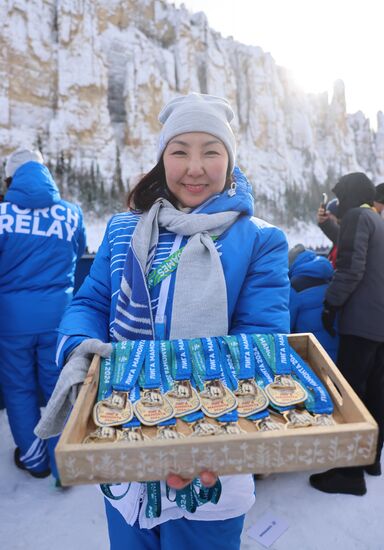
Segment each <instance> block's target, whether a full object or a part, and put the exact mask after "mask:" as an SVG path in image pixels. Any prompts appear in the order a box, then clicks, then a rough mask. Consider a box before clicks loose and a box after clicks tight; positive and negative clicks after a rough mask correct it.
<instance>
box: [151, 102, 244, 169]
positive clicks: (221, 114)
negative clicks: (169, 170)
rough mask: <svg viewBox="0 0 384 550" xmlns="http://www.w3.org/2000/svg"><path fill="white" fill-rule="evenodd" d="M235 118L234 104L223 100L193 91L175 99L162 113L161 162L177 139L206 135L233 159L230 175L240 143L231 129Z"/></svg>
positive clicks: (159, 156) (230, 164)
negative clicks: (220, 143)
mask: <svg viewBox="0 0 384 550" xmlns="http://www.w3.org/2000/svg"><path fill="white" fill-rule="evenodd" d="M233 118H234V112H233V110H232V108H231V106H230V104H229V103H228V101H227V100H226V99H223V98H222V97H216V96H213V95H207V94H198V93H195V92H193V93H191V94H188V95H185V96H180V97H176V98H175V99H172V100H171V101H170V102H169V103H167V105H165V107H163V109H162V110H161V112H160V114H159V121H160V122H161V124H163V128H162V130H161V132H160V138H159V145H158V149H157V160H158V161H159V160H160V158H161V155H162V154H163V152H164V149H165V148H166V146H167V144H168V142H169V141H170V140H171V139H172V138H174V137H175V136H178V135H180V134H186V133H188V132H206V133H207V134H212V135H213V136H215V137H217V138H218V139H220V140H221V141H222V142H223V143H224V145H225V148H226V149H227V152H228V157H229V172H232V171H233V168H234V165H235V158H236V140H235V136H234V134H233V131H232V128H231V126H230V122H231V121H232V120H233Z"/></svg>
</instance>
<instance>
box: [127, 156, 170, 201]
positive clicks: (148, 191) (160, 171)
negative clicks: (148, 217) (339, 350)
mask: <svg viewBox="0 0 384 550" xmlns="http://www.w3.org/2000/svg"><path fill="white" fill-rule="evenodd" d="M161 197H162V198H164V199H167V200H169V202H171V203H172V204H173V205H174V206H176V204H177V200H176V197H175V196H174V195H173V194H172V193H171V192H170V191H169V189H168V187H167V183H166V180H165V168H164V162H163V157H161V159H160V160H159V162H158V163H157V164H156V166H154V167H153V168H152V170H150V172H148V174H145V176H143V177H142V178H141V180H140V181H139V183H138V184H137V185H135V187H134V188H133V189H132V191H130V193H129V195H128V199H127V204H128V208H130V209H131V210H138V211H140V212H146V211H147V210H149V209H150V208H151V206H152V205H153V203H154V202H155V201H156V200H157V199H159V198H161Z"/></svg>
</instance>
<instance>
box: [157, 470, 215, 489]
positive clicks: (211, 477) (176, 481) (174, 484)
mask: <svg viewBox="0 0 384 550" xmlns="http://www.w3.org/2000/svg"><path fill="white" fill-rule="evenodd" d="M199 477H200V479H201V482H202V484H203V485H204V486H205V487H213V486H214V485H215V483H216V481H217V479H218V478H217V475H216V474H214V473H213V472H210V471H208V470H204V471H203V472H201V473H200V476H199ZM166 481H167V485H168V487H171V489H184V487H186V486H187V485H189V484H190V483H192V481H193V479H185V478H183V477H180V476H178V475H176V474H169V476H168V477H167V479H166Z"/></svg>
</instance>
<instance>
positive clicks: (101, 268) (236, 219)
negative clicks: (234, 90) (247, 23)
mask: <svg viewBox="0 0 384 550" xmlns="http://www.w3.org/2000/svg"><path fill="white" fill-rule="evenodd" d="M232 119H233V111H232V109H231V107H230V105H229V104H228V102H227V101H226V100H224V99H222V98H219V97H214V96H210V95H203V94H196V93H192V94H189V95H187V96H182V97H178V98H176V99H173V100H172V101H170V103H168V105H166V106H165V107H164V109H163V110H162V112H161V113H160V116H159V120H160V122H161V123H162V124H163V127H162V130H161V133H160V140H159V148H158V163H157V165H156V166H155V167H154V168H153V170H152V171H151V172H149V173H148V174H147V175H146V176H145V177H144V178H143V179H142V180H141V181H140V182H139V183H138V185H137V186H136V187H135V189H134V190H133V191H132V192H131V194H130V196H129V206H130V211H129V212H127V213H123V214H119V215H117V216H114V217H113V218H112V219H111V221H110V222H109V224H108V227H107V230H106V234H105V237H104V240H103V242H102V244H101V246H100V249H99V251H98V253H97V256H96V258H95V261H94V264H93V266H92V269H91V272H90V275H89V277H88V278H87V279H86V281H85V282H84V284H83V286H82V288H81V289H80V291H79V292H78V294H77V296H76V298H75V301H74V302H73V304H72V306H71V308H69V310H68V311H67V313H66V315H65V317H64V319H63V321H62V324H61V327H60V333H61V334H62V335H63V339H62V341H61V345H60V349H59V356H60V357H62V358H63V357H68V354H69V353H70V352H71V351H72V350H73V349H74V348H75V347H76V349H75V351H73V355H72V357H74V356H76V357H79V356H81V355H82V354H83V355H84V353H85V352H89V351H92V352H96V351H97V350H96V347H97V346H98V351H99V352H100V349H101V348H100V346H102V344H101V342H98V341H100V340H101V341H103V342H106V341H109V340H112V341H113V340H115V341H116V340H124V339H137V338H147V339H151V338H160V339H161V338H166V339H173V338H194V337H196V338H197V337H205V336H219V335H223V334H234V333H241V332H247V333H255V332H259V333H265V332H269V333H271V332H288V331H289V314H288V299H289V281H288V277H287V268H288V261H287V252H288V250H287V243H286V239H285V237H284V235H283V233H282V232H281V231H280V230H279V229H277V228H274V227H272V226H270V225H268V224H266V223H265V222H262V221H261V220H258V219H256V218H252V214H253V199H252V195H251V186H250V185H249V184H248V182H247V181H246V179H245V177H244V176H243V175H242V174H241V172H240V171H239V170H238V169H236V170H235V171H234V164H235V155H236V145H235V137H234V134H233V132H232V129H231V126H230V122H231V120H232ZM133 209H134V210H133ZM178 251H181V254H180V252H178ZM89 339H97V342H96V343H95V341H94V340H89ZM82 340H85V342H83V343H81V344H80V342H82ZM92 343H94V344H95V346H96V347H93V345H92ZM79 344H80V346H79ZM82 346H85V347H87V346H88V347H87V349H86V350H85V352H84V353H83V352H82V349H81V347H82ZM91 348H92V349H91ZM101 351H102V352H106V353H108V350H104V349H102V350H101ZM70 364H71V361H69V362H68V364H67V365H66V367H65V368H64V371H63V373H64V372H65V370H66V369H67V367H68V366H69V365H70ZM88 364H89V363H88V362H87V361H85V365H88ZM85 370H86V368H85V367H84V371H85ZM47 414H48V416H49V413H47ZM63 416H65V415H63ZM190 481H191V480H184V479H182V478H180V477H179V476H176V475H170V476H168V478H167V483H168V485H169V486H170V487H172V488H175V489H180V488H182V487H185V486H186V485H188V483H190ZM201 481H202V483H203V484H204V485H206V486H212V485H214V484H215V482H216V477H215V475H214V473H212V472H202V473H201ZM221 482H222V494H221V498H220V500H219V502H218V503H217V504H212V503H207V504H205V505H203V506H201V507H199V508H198V509H197V511H196V512H195V513H194V514H192V513H190V512H186V511H184V510H182V509H181V508H178V507H177V506H176V504H175V503H172V502H170V501H169V500H168V499H167V498H166V497H165V496H164V495H165V490H164V487H165V484H164V483H163V486H164V487H163V498H162V512H161V516H160V517H159V518H151V519H150V518H147V517H145V504H146V499H147V495H146V491H145V486H144V485H143V484H139V483H132V484H131V487H130V490H129V491H128V493H127V495H126V497H125V498H124V499H121V500H119V501H113V500H111V501H109V500H108V499H106V510H107V517H108V526H109V535H110V540H111V548H113V550H116V549H120V548H121V549H123V548H151V549H152V548H160V547H161V548H162V549H164V548H167V549H168V548H171V546H172V547H173V546H175V545H176V547H179V548H183V549H187V548H191V549H192V548H193V547H195V546H197V545H198V546H199V548H207V549H208V548H210V549H212V548H215V549H219V548H223V549H224V548H225V549H226V550H231V549H237V548H239V546H240V535H241V531H242V526H243V521H244V514H245V513H246V512H247V511H248V510H249V509H250V508H251V506H252V504H253V502H254V485H253V480H252V476H251V475H242V476H227V477H224V478H222V479H221ZM118 510H119V511H118ZM171 520H173V521H171ZM174 520H176V521H174ZM201 522H204V523H201ZM218 529H220V531H218ZM218 533H220V537H218ZM181 541H182V542H181Z"/></svg>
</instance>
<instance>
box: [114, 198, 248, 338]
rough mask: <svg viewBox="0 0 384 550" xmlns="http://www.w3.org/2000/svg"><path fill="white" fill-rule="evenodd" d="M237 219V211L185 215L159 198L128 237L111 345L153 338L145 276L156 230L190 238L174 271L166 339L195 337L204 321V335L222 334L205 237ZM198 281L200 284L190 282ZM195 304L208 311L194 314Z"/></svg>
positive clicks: (223, 320) (218, 279)
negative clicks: (170, 324) (172, 325)
mask: <svg viewBox="0 0 384 550" xmlns="http://www.w3.org/2000/svg"><path fill="white" fill-rule="evenodd" d="M238 216H239V212H232V211H231V212H219V213H216V214H193V213H190V214H189V213H185V212H182V211H180V210H177V209H176V208H175V207H174V206H173V205H172V204H171V203H169V202H168V201H167V200H165V199H158V200H157V201H156V202H155V203H154V204H153V206H152V207H151V208H150V210H149V211H147V212H144V213H143V214H142V216H141V217H140V220H139V222H138V224H137V226H136V228H135V230H134V233H133V235H132V239H131V243H130V246H129V249H128V252H127V257H126V261H125V265H124V270H123V275H122V280H121V286H120V291H119V295H118V299H117V308H116V315H115V319H114V323H113V327H112V335H113V337H114V338H115V340H117V341H122V340H138V339H143V340H150V339H154V338H155V334H154V322H153V316H152V311H151V300H150V294H149V290H148V286H147V276H148V272H149V270H150V267H151V264H152V261H153V258H154V255H155V252H156V247H157V242H158V238H159V226H160V227H164V228H165V229H167V230H168V231H170V232H171V233H176V234H179V235H183V236H190V237H191V239H190V240H189V241H188V243H187V245H186V246H185V249H184V251H183V253H182V255H181V257H180V263H179V266H178V269H177V274H176V283H175V294H174V307H173V312H172V318H175V324H176V323H177V325H178V326H179V328H178V329H174V330H173V331H172V329H171V337H172V338H190V337H198V335H197V334H195V332H196V330H197V327H200V330H201V326H202V320H204V319H206V323H204V322H203V325H205V326H204V328H205V334H204V335H209V336H213V335H217V334H219V335H220V334H226V333H227V330H228V320H227V296H226V286H225V279H224V274H223V270H222V266H221V262H220V258H219V254H218V252H217V250H216V248H215V246H214V244H213V242H212V239H211V235H216V236H219V235H221V234H222V233H223V232H224V231H226V229H228V228H229V227H230V226H231V225H232V224H233V223H234V222H235V221H236V219H237V218H238ZM179 271H180V272H181V276H180V277H179V276H178V272H179ZM190 273H191V275H189V274H190ZM199 276H201V283H200V284H199V282H198V281H196V277H199ZM202 287H203V288H202ZM207 297H210V303H209V304H206V301H207ZM199 303H201V305H202V307H204V306H206V305H209V311H207V312H206V313H205V314H204V315H201V311H196V310H197V309H199V308H197V307H196V304H199ZM210 312H211V313H210ZM212 312H213V313H212ZM209 314H211V318H210V317H209ZM207 315H208V317H207ZM207 319H208V320H207ZM190 334H193V336H190Z"/></svg>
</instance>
